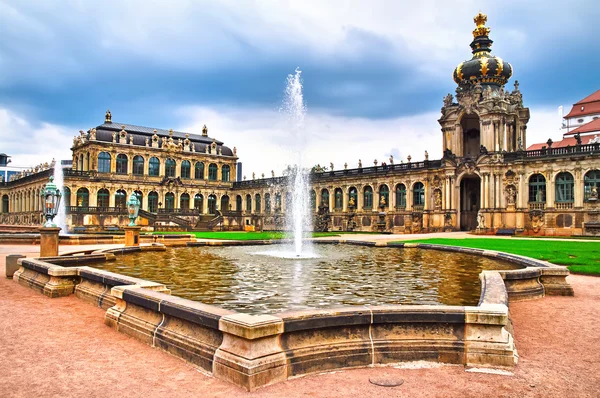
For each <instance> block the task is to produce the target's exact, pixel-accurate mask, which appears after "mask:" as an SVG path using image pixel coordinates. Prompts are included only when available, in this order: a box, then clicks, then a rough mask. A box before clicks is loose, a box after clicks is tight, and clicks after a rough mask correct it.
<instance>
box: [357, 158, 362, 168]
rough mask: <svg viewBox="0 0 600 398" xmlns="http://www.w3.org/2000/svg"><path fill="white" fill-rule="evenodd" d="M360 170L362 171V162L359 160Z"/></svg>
mask: <svg viewBox="0 0 600 398" xmlns="http://www.w3.org/2000/svg"><path fill="white" fill-rule="evenodd" d="M358 168H359V169H362V160H360V159H358Z"/></svg>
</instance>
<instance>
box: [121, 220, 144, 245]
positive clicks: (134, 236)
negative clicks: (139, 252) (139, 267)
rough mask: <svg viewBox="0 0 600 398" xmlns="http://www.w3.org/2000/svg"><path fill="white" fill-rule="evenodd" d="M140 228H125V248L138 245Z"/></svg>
mask: <svg viewBox="0 0 600 398" xmlns="http://www.w3.org/2000/svg"><path fill="white" fill-rule="evenodd" d="M140 228H141V227H139V226H137V225H136V226H134V227H130V226H126V227H123V229H125V247H128V246H139V245H140Z"/></svg>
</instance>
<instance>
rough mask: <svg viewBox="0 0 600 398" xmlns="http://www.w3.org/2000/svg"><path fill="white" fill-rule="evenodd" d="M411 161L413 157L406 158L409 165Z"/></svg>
mask: <svg viewBox="0 0 600 398" xmlns="http://www.w3.org/2000/svg"><path fill="white" fill-rule="evenodd" d="M411 159H412V157H411V156H410V155H408V156H407V157H406V160H408V163H410V160H411Z"/></svg>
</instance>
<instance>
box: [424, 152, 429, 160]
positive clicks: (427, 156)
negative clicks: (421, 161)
mask: <svg viewBox="0 0 600 398" xmlns="http://www.w3.org/2000/svg"><path fill="white" fill-rule="evenodd" d="M425 160H429V152H427V151H425Z"/></svg>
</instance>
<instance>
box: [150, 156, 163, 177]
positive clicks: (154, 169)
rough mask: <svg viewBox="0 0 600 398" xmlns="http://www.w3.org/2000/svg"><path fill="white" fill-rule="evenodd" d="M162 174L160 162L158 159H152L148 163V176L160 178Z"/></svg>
mask: <svg viewBox="0 0 600 398" xmlns="http://www.w3.org/2000/svg"><path fill="white" fill-rule="evenodd" d="M159 174H160V160H158V158H156V157H151V158H150V160H149V161H148V175H149V176H154V177H156V176H158V175H159Z"/></svg>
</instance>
